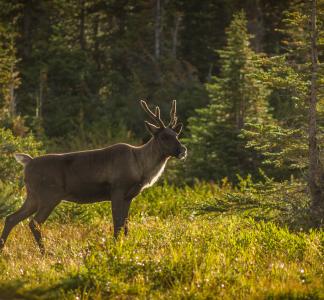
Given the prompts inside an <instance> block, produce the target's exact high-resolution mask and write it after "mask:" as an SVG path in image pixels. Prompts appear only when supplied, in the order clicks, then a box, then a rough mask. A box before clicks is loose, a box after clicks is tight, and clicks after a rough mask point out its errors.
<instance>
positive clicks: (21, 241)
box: [0, 186, 324, 299]
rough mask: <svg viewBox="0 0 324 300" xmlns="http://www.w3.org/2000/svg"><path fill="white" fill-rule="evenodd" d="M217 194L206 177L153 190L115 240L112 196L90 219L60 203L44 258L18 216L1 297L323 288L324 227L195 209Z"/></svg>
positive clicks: (1, 264)
mask: <svg viewBox="0 0 324 300" xmlns="http://www.w3.org/2000/svg"><path fill="white" fill-rule="evenodd" d="M214 193H215V190H213V189H211V188H207V187H206V186H203V187H201V189H198V188H197V189H196V190H192V189H189V188H185V189H175V188H173V187H164V188H161V187H156V188H154V189H152V190H151V191H148V192H147V193H145V194H144V195H143V196H141V197H140V198H139V199H137V200H136V202H135V203H134V206H133V208H132V212H131V221H130V234H129V236H128V237H127V238H124V237H120V239H119V240H118V241H117V242H116V241H114V239H113V238H112V225H111V216H110V212H109V208H110V207H109V204H103V205H99V206H97V207H96V209H95V211H92V210H94V209H92V208H91V206H88V207H87V206H85V207H84V209H85V210H87V209H88V210H89V211H91V213H90V212H89V215H90V216H88V217H89V218H86V219H84V218H83V217H82V216H83V214H80V216H81V218H80V219H75V220H73V219H68V220H66V222H62V220H63V219H62V218H64V213H63V211H64V206H63V207H62V208H61V214H60V215H59V217H58V216H53V218H52V219H51V220H50V221H49V222H48V223H46V224H45V226H44V236H45V237H46V240H45V244H46V248H47V254H46V255H45V256H44V257H42V256H41V255H40V253H39V251H38V249H37V248H36V247H35V244H34V241H33V239H32V236H31V233H30V232H29V229H28V226H27V223H25V224H24V225H19V226H17V228H16V229H15V230H14V231H13V233H12V235H11V236H10V239H9V240H8V243H7V245H6V247H5V249H4V251H3V253H2V254H1V256H0V270H1V272H0V299H16V298H20V299H21V298H23V299H24V298H25V299H78V298H79V299H107V298H113V299H137V298H139V299H147V298H154V299H321V298H323V297H324V288H323V287H324V277H323V275H324V272H323V269H324V257H323V246H324V234H323V232H322V231H319V230H316V231H315V230H313V231H310V232H304V231H300V232H291V231H290V230H289V229H287V228H285V227H279V226H277V225H275V224H274V223H272V222H257V221H255V220H253V219H249V218H244V217H243V216H241V215H212V214H206V215H201V216H198V215H195V214H194V213H192V211H193V210H192V207H194V205H196V204H197V203H199V202H201V201H203V199H206V198H208V197H212V195H213V194H214ZM198 194H199V196H198ZM195 195H197V197H196V198H195V199H193V198H194V197H195ZM199 197H201V198H199ZM66 209H67V210H68V212H69V213H68V214H67V215H69V214H71V211H73V207H68V206H66ZM77 297H78V298H77Z"/></svg>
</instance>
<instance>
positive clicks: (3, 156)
mask: <svg viewBox="0 0 324 300" xmlns="http://www.w3.org/2000/svg"><path fill="white" fill-rule="evenodd" d="M41 147H42V143H41V142H39V141H37V140H36V139H35V138H34V137H33V136H32V135H31V134H30V135H28V136H26V137H20V136H14V135H13V134H12V132H11V131H10V130H9V129H3V128H0V180H2V181H4V182H13V181H17V180H18V178H21V175H22V172H21V171H22V167H21V165H19V164H18V163H17V162H16V160H15V158H14V157H13V154H14V153H28V154H29V155H31V156H37V155H40V154H41V153H43V151H42V150H41Z"/></svg>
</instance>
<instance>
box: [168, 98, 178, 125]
mask: <svg viewBox="0 0 324 300" xmlns="http://www.w3.org/2000/svg"><path fill="white" fill-rule="evenodd" d="M176 115H177V101H176V100H173V101H172V106H171V110H170V117H171V120H170V123H169V125H168V126H169V127H173V126H175V125H176V124H177V119H178V118H177V116H176Z"/></svg>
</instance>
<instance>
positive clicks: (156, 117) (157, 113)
mask: <svg viewBox="0 0 324 300" xmlns="http://www.w3.org/2000/svg"><path fill="white" fill-rule="evenodd" d="M140 103H141V106H142V108H143V110H144V111H145V112H146V113H147V114H148V115H149V116H150V118H151V119H152V120H153V121H154V122H156V123H157V124H158V125H159V126H160V127H165V125H164V123H163V121H162V120H161V117H160V109H159V107H158V106H157V107H156V109H155V114H154V113H153V112H152V111H151V110H150V109H149V107H148V105H147V103H146V102H145V101H144V100H141V101H140Z"/></svg>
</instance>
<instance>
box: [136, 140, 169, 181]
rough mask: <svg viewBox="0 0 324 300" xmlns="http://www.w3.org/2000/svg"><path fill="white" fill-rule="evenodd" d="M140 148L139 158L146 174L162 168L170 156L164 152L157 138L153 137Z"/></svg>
mask: <svg viewBox="0 0 324 300" xmlns="http://www.w3.org/2000/svg"><path fill="white" fill-rule="evenodd" d="M139 149H140V152H139V153H140V155H139V156H138V160H139V163H140V165H141V166H142V170H143V175H144V176H145V175H146V174H150V173H151V172H152V171H153V172H154V170H156V169H160V167H162V166H164V164H165V163H166V162H167V160H168V158H169V157H168V156H166V155H164V154H163V153H162V151H161V147H160V145H159V142H158V140H156V139H155V138H151V139H150V140H149V141H148V142H147V143H146V144H144V145H143V146H142V147H140V148H139Z"/></svg>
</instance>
